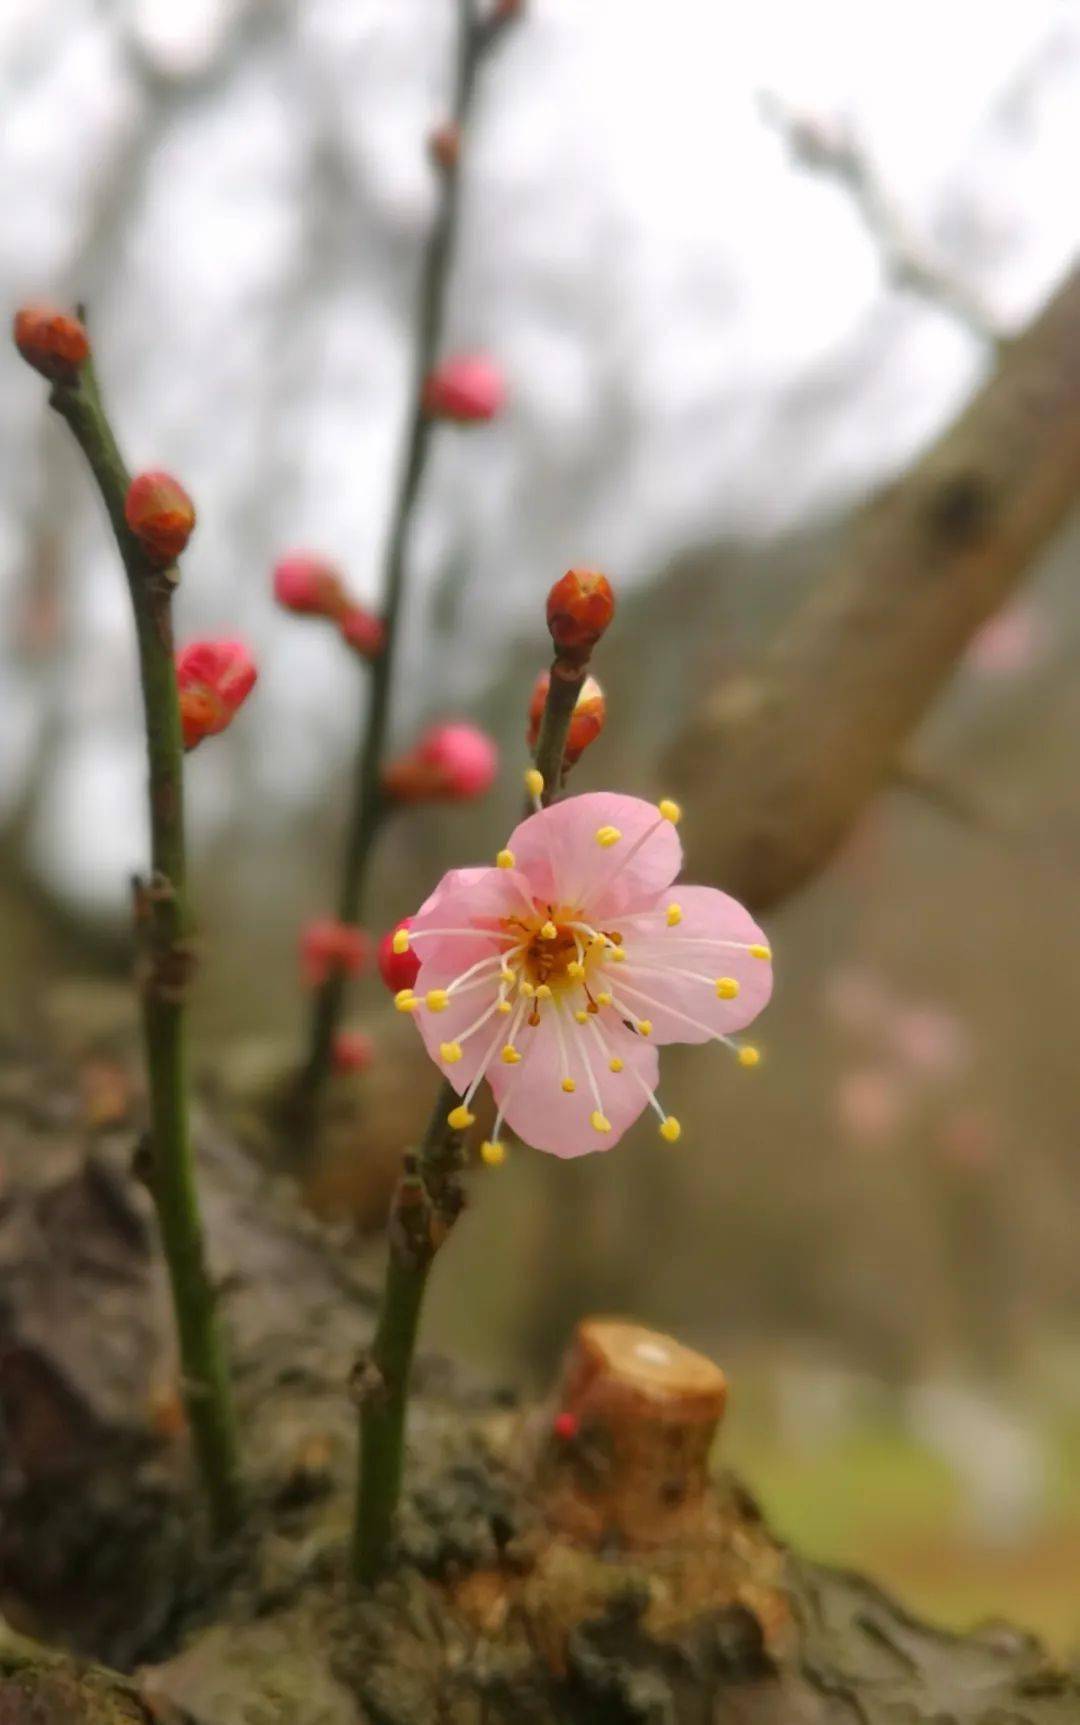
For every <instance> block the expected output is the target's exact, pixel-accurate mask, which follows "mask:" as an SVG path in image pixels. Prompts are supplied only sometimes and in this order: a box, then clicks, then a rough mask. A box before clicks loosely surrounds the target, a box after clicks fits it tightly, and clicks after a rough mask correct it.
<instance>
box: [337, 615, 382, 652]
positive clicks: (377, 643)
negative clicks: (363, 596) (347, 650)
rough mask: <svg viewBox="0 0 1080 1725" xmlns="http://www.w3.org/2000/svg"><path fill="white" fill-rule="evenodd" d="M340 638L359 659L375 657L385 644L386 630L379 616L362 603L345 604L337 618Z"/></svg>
mask: <svg viewBox="0 0 1080 1725" xmlns="http://www.w3.org/2000/svg"><path fill="white" fill-rule="evenodd" d="M338 627H339V629H340V630H341V635H342V639H343V640H344V641H346V642H347V643H348V645H349V646H350V647H351V648H352V650H353V652H354V653H359V655H360V657H361V659H377V658H378V657H379V654H380V653H381V652H382V650H383V648H384V647H385V645H386V630H385V629H384V628H383V625H382V621H381V619H380V618H378V617H376V616H374V615H373V614H372V613H371V612H370V611H365V609H364V607H363V605H346V606H345V609H344V610H343V611H342V613H341V616H340V617H339V619H338Z"/></svg>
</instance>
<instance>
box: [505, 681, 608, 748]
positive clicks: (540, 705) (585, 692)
mask: <svg viewBox="0 0 1080 1725" xmlns="http://www.w3.org/2000/svg"><path fill="white" fill-rule="evenodd" d="M550 684H551V672H550V671H541V673H540V675H539V676H538V677H537V679H536V682H535V683H534V684H533V692H532V699H531V700H530V702H529V723H528V727H527V729H526V732H525V739H526V742H527V743H528V745H529V749H530V750H533V749H535V748H536V742H537V738H538V737H539V735H540V723H541V720H542V719H543V717H544V707H545V706H546V704H547V693H548V688H549V686H550ZM606 717H607V701H606V700H605V698H604V691H603V689H602V688H601V687H600V685H599V683H598V682H597V681H596V678H595V677H586V679H585V681H584V683H582V685H581V692H580V694H579V695H578V698H577V701H576V703H575V705H574V711H573V714H572V715H571V719H570V729H569V731H568V732H567V733H566V748H565V750H564V751H563V761H564V762H565V764H566V765H567V766H568V767H572V766H573V765H574V764H575V762H577V761H579V760H580V759H581V757H582V755H583V754H584V753H585V750H586V749H587V748H588V747H589V744H590V743H595V741H596V739H597V737H598V736H599V735H600V732H601V731H602V730H603V728H604V720H605V719H606Z"/></svg>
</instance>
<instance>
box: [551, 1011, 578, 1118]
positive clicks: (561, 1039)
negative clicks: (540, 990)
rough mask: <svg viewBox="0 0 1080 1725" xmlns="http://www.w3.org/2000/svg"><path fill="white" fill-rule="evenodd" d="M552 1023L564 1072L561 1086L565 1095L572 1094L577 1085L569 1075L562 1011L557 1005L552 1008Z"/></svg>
mask: <svg viewBox="0 0 1080 1725" xmlns="http://www.w3.org/2000/svg"><path fill="white" fill-rule="evenodd" d="M552 1023H553V1024H554V1026H555V1040H556V1042H557V1043H558V1045H559V1064H560V1066H561V1067H562V1068H563V1071H564V1072H565V1073H566V1076H565V1078H564V1079H563V1080H562V1088H563V1089H564V1090H565V1092H566V1094H567V1096H572V1095H573V1094H574V1091H575V1090H576V1089H577V1085H576V1084H575V1083H574V1080H573V1079H572V1078H571V1077H570V1072H569V1067H570V1060H569V1056H568V1055H567V1052H566V1037H565V1035H564V1034H563V1027H562V1013H561V1012H560V1010H559V1008H558V1007H557V1006H556V1007H554V1008H553V1009H552Z"/></svg>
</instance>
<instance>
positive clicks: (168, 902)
mask: <svg viewBox="0 0 1080 1725" xmlns="http://www.w3.org/2000/svg"><path fill="white" fill-rule="evenodd" d="M50 400H51V404H52V406H53V407H54V408H55V409H56V411H57V412H58V413H59V414H60V415H61V416H62V417H63V418H64V419H65V420H66V421H67V424H68V426H69V427H70V429H71V431H72V433H73V434H74V436H75V438H76V441H77V442H78V444H79V446H80V448H81V449H82V452H83V454H84V455H85V457H86V459H87V461H88V463H89V465H90V469H91V471H92V473H93V476H94V479H95V480H96V482H97V486H98V490H99V491H100V493H101V496H102V499H103V500H104V503H105V507H106V509H107V511H108V514H109V519H110V521H111V523H112V528H113V532H114V534H115V536H116V542H117V545H118V547H119V550H120V556H121V558H122V560H123V565H124V571H125V574H126V576H127V582H128V587H129V590H130V593H131V602H132V608H133V610H134V614H135V630H136V636H137V640H138V653H139V674H140V678H141V682H142V694H143V708H144V712H145V717H146V738H147V750H148V756H149V769H150V772H149V803H150V835H151V867H152V873H151V876H150V878H149V880H147V881H136V882H135V918H136V932H137V935H138V936H139V939H140V946H141V953H140V960H141V962H140V973H141V974H140V987H141V997H142V1016H143V1036H144V1041H145V1050H146V1064H147V1073H148V1080H149V1092H150V1128H151V1140H152V1145H153V1165H152V1178H151V1182H150V1185H151V1191H152V1194H153V1198H154V1203H155V1205H156V1207H157V1214H158V1221H159V1224H160V1227H161V1237H162V1243H163V1246H164V1250H165V1257H166V1261H167V1263H168V1269H169V1279H170V1283H171V1286H172V1297H173V1307H174V1310H175V1313H176V1324H177V1330H178V1332H179V1340H180V1364H181V1371H182V1374H183V1386H182V1387H183V1393H184V1400H185V1404H186V1407H187V1414H188V1420H189V1423H190V1426H191V1432H192V1438H193V1442H194V1446H195V1452H196V1456H197V1458H198V1463H199V1467H200V1470H201V1473H202V1478H203V1483H204V1486H205V1490H206V1495H207V1499H208V1502H209V1507H210V1514H211V1519H212V1522H213V1526H214V1530H215V1533H216V1534H217V1535H218V1536H222V1537H223V1536H225V1535H227V1534H229V1533H231V1532H232V1531H233V1530H234V1529H235V1528H236V1526H237V1524H238V1521H239V1515H240V1485H239V1454H238V1448H237V1438H236V1425H235V1420H234V1415H233V1407H232V1397H231V1390H230V1384H229V1376H228V1369H227V1365H226V1357H225V1349H224V1344H223V1341H222V1337H221V1333H220V1329H219V1325H218V1320H217V1314H216V1310H215V1298H214V1291H213V1287H212V1285H211V1281H210V1276H209V1273H208V1270H207V1265H206V1257H205V1249H204V1244H203V1231H202V1223H201V1219H200V1215H199V1204H198V1196H197V1192H196V1185H195V1166H194V1161H193V1157H192V1151H191V1140H190V1128H189V1121H188V1078H187V1057H186V1046H185V1044H186V1034H185V1024H184V1019H185V997H186V992H187V984H188V979H189V975H190V971H191V967H192V951H191V922H190V916H189V911H188V904H187V880H186V858H185V848H184V803H183V741H182V736H181V728H180V707H179V701H178V696H177V688H176V671H175V666H174V661H173V634H172V595H173V590H174V588H175V586H176V582H177V580H178V579H179V577H178V573H177V570H176V569H175V567H174V568H169V569H164V570H163V569H161V568H159V567H157V566H155V565H154V564H153V563H152V562H151V561H149V560H148V559H147V557H146V556H145V554H144V552H143V550H142V548H141V547H140V545H139V542H138V540H137V539H136V538H135V536H134V535H133V534H132V533H131V531H130V529H129V528H128V526H127V523H126V521H125V520H124V498H125V496H126V494H127V490H128V485H129V482H130V479H129V474H128V471H127V469H126V467H125V466H124V462H123V458H122V456H121V454H120V451H119V449H118V447H117V444H116V439H115V438H114V436H113V433H112V428H111V426H110V424H109V421H108V418H107V417H106V414H105V410H104V407H103V406H102V402H101V396H100V394H99V391H98V386H97V381H96V378H95V376H94V372H93V368H92V366H91V364H90V363H89V361H88V362H87V363H86V364H85V365H84V366H83V367H82V369H81V371H80V373H79V376H78V378H77V380H76V381H74V382H72V383H63V384H57V385H56V386H55V387H54V389H53V392H52V395H51V397H50Z"/></svg>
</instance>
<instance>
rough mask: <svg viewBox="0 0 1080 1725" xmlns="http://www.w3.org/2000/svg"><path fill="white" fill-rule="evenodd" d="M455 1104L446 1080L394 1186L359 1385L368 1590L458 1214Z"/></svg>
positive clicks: (384, 1546)
mask: <svg viewBox="0 0 1080 1725" xmlns="http://www.w3.org/2000/svg"><path fill="white" fill-rule="evenodd" d="M456 1101H457V1096H456V1093H455V1091H454V1088H453V1086H452V1085H451V1084H449V1083H448V1082H447V1081H446V1080H445V1079H444V1080H443V1083H442V1084H441V1086H440V1088H439V1095H438V1097H437V1099H436V1103H435V1107H434V1109H433V1111H432V1115H431V1120H430V1123H429V1125H428V1129H427V1134H426V1136H425V1138H424V1142H423V1144H422V1146H421V1148H420V1151H419V1154H418V1155H417V1157H416V1158H415V1160H413V1159H410V1161H409V1163H408V1164H407V1166H406V1170H405V1173H404V1174H403V1176H402V1179H401V1181H400V1183H399V1185H398V1190H397V1193H396V1195H395V1199H394V1207H393V1211H392V1214H391V1218H390V1227H389V1233H388V1239H389V1257H388V1261H387V1266H386V1282H385V1285H384V1287H383V1297H382V1305H381V1307H380V1309H379V1318H378V1323H377V1325H376V1328H375V1337H374V1340H373V1342H372V1345H371V1354H370V1359H369V1363H368V1369H367V1373H366V1379H365V1380H364V1381H362V1382H361V1406H360V1472H359V1479H358V1487H357V1497H356V1522H355V1526H354V1529H353V1546H352V1569H353V1575H354V1577H355V1579H356V1580H357V1581H358V1582H360V1583H361V1584H362V1585H364V1586H367V1585H369V1584H370V1583H371V1582H373V1581H374V1580H376V1579H377V1577H378V1576H379V1575H380V1574H381V1573H382V1571H383V1570H384V1568H385V1567H386V1560H387V1556H388V1554H389V1550H390V1545H391V1541H392V1539H393V1533H394V1524H395V1520H396V1517H397V1508H398V1503H399V1501H400V1498H401V1482H402V1477H403V1473H404V1466H405V1414H406V1408H407V1406H408V1397H409V1380H410V1376H411V1372H412V1362H413V1355H414V1354H415V1351H416V1337H417V1333H418V1330H419V1327H420V1312H421V1308H422V1306H423V1301H424V1293H425V1291H426V1289H427V1282H428V1276H429V1274H430V1271H431V1264H432V1260H433V1259H434V1256H435V1253H436V1251H437V1250H438V1247H439V1246H440V1245H441V1243H442V1241H443V1239H444V1238H445V1236H446V1233H447V1232H448V1231H449V1229H450V1228H451V1227H452V1226H453V1223H454V1221H455V1219H456V1218H457V1215H458V1213H459V1211H460V1209H461V1204H462V1192H461V1184H460V1171H461V1166H462V1149H461V1135H460V1133H456V1132H454V1131H452V1130H451V1128H450V1127H449V1126H448V1125H447V1121H446V1116H447V1114H448V1113H449V1111H450V1110H451V1109H452V1108H453V1106H454V1104H455V1103H456Z"/></svg>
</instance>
